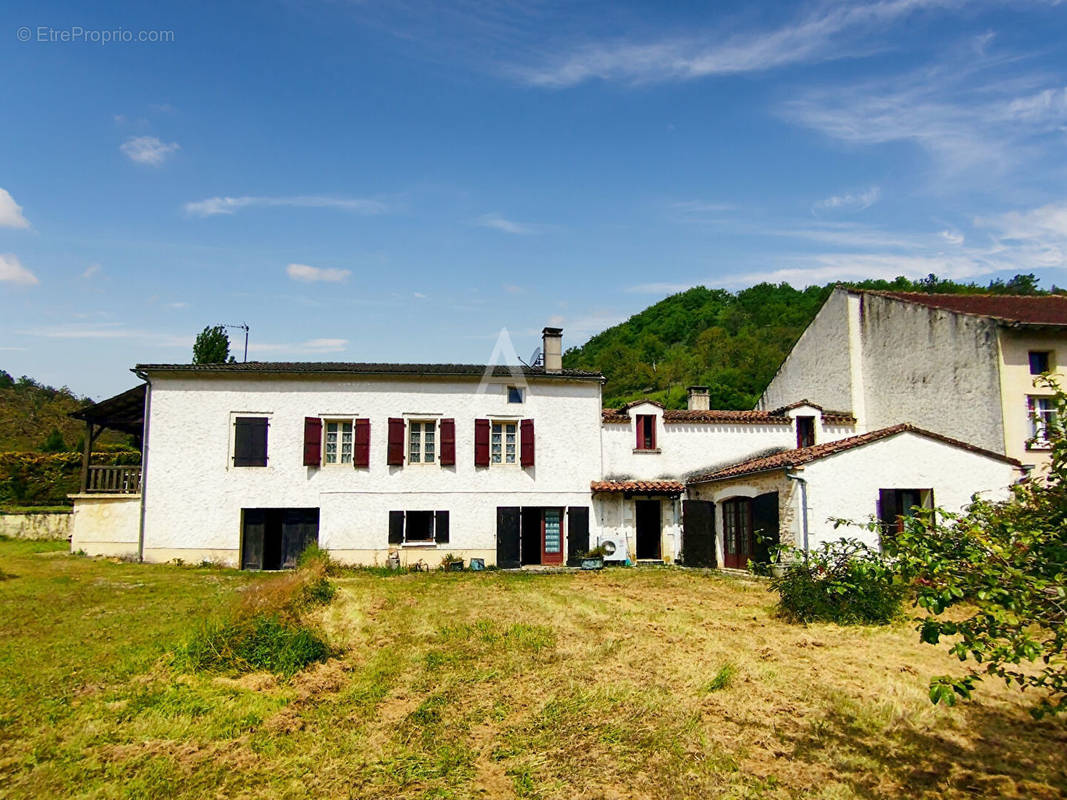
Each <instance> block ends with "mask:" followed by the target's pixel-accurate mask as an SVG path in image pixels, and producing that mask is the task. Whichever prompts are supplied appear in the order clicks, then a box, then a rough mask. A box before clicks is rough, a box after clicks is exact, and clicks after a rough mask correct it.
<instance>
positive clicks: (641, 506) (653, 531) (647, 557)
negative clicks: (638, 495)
mask: <svg viewBox="0 0 1067 800" xmlns="http://www.w3.org/2000/svg"><path fill="white" fill-rule="evenodd" d="M661 506H662V504H661V502H660V501H659V500H635V501H634V523H635V527H636V530H637V560H638V561H659V560H660V559H661V558H662V554H661V553H660V539H661V538H662V533H663V531H662V527H661V526H662V521H661V514H662V508H661Z"/></svg>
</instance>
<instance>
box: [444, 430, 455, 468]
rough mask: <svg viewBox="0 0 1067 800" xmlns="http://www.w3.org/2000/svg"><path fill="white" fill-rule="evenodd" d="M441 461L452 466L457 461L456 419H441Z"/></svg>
mask: <svg viewBox="0 0 1067 800" xmlns="http://www.w3.org/2000/svg"><path fill="white" fill-rule="evenodd" d="M441 463H442V464H443V465H444V466H452V465H454V464H455V463H456V421H455V420H454V419H443V420H441Z"/></svg>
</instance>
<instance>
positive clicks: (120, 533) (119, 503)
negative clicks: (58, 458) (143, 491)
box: [70, 494, 141, 556]
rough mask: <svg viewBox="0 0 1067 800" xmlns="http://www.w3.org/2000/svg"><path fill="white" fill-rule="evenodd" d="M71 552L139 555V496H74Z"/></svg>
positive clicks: (94, 554) (92, 554)
mask: <svg viewBox="0 0 1067 800" xmlns="http://www.w3.org/2000/svg"><path fill="white" fill-rule="evenodd" d="M71 499H73V500H74V514H73V517H74V519H73V522H72V523H71V537H70V549H71V552H74V553H77V552H79V551H80V552H84V553H85V554H86V555H90V556H131V555H132V556H136V555H137V540H138V535H139V533H140V526H141V495H139V494H73V495H71Z"/></svg>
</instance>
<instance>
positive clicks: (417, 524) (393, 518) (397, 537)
mask: <svg viewBox="0 0 1067 800" xmlns="http://www.w3.org/2000/svg"><path fill="white" fill-rule="evenodd" d="M448 541H449V514H448V512H447V511H418V510H415V511H390V512H389V544H394V545H435V544H448Z"/></svg>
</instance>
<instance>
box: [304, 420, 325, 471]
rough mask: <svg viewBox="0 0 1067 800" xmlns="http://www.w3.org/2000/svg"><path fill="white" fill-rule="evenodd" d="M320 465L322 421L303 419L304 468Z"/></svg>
mask: <svg viewBox="0 0 1067 800" xmlns="http://www.w3.org/2000/svg"><path fill="white" fill-rule="evenodd" d="M321 463H322V420H321V419H319V418H318V417H304V466H305V467H317V466H319V465H320V464H321Z"/></svg>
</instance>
